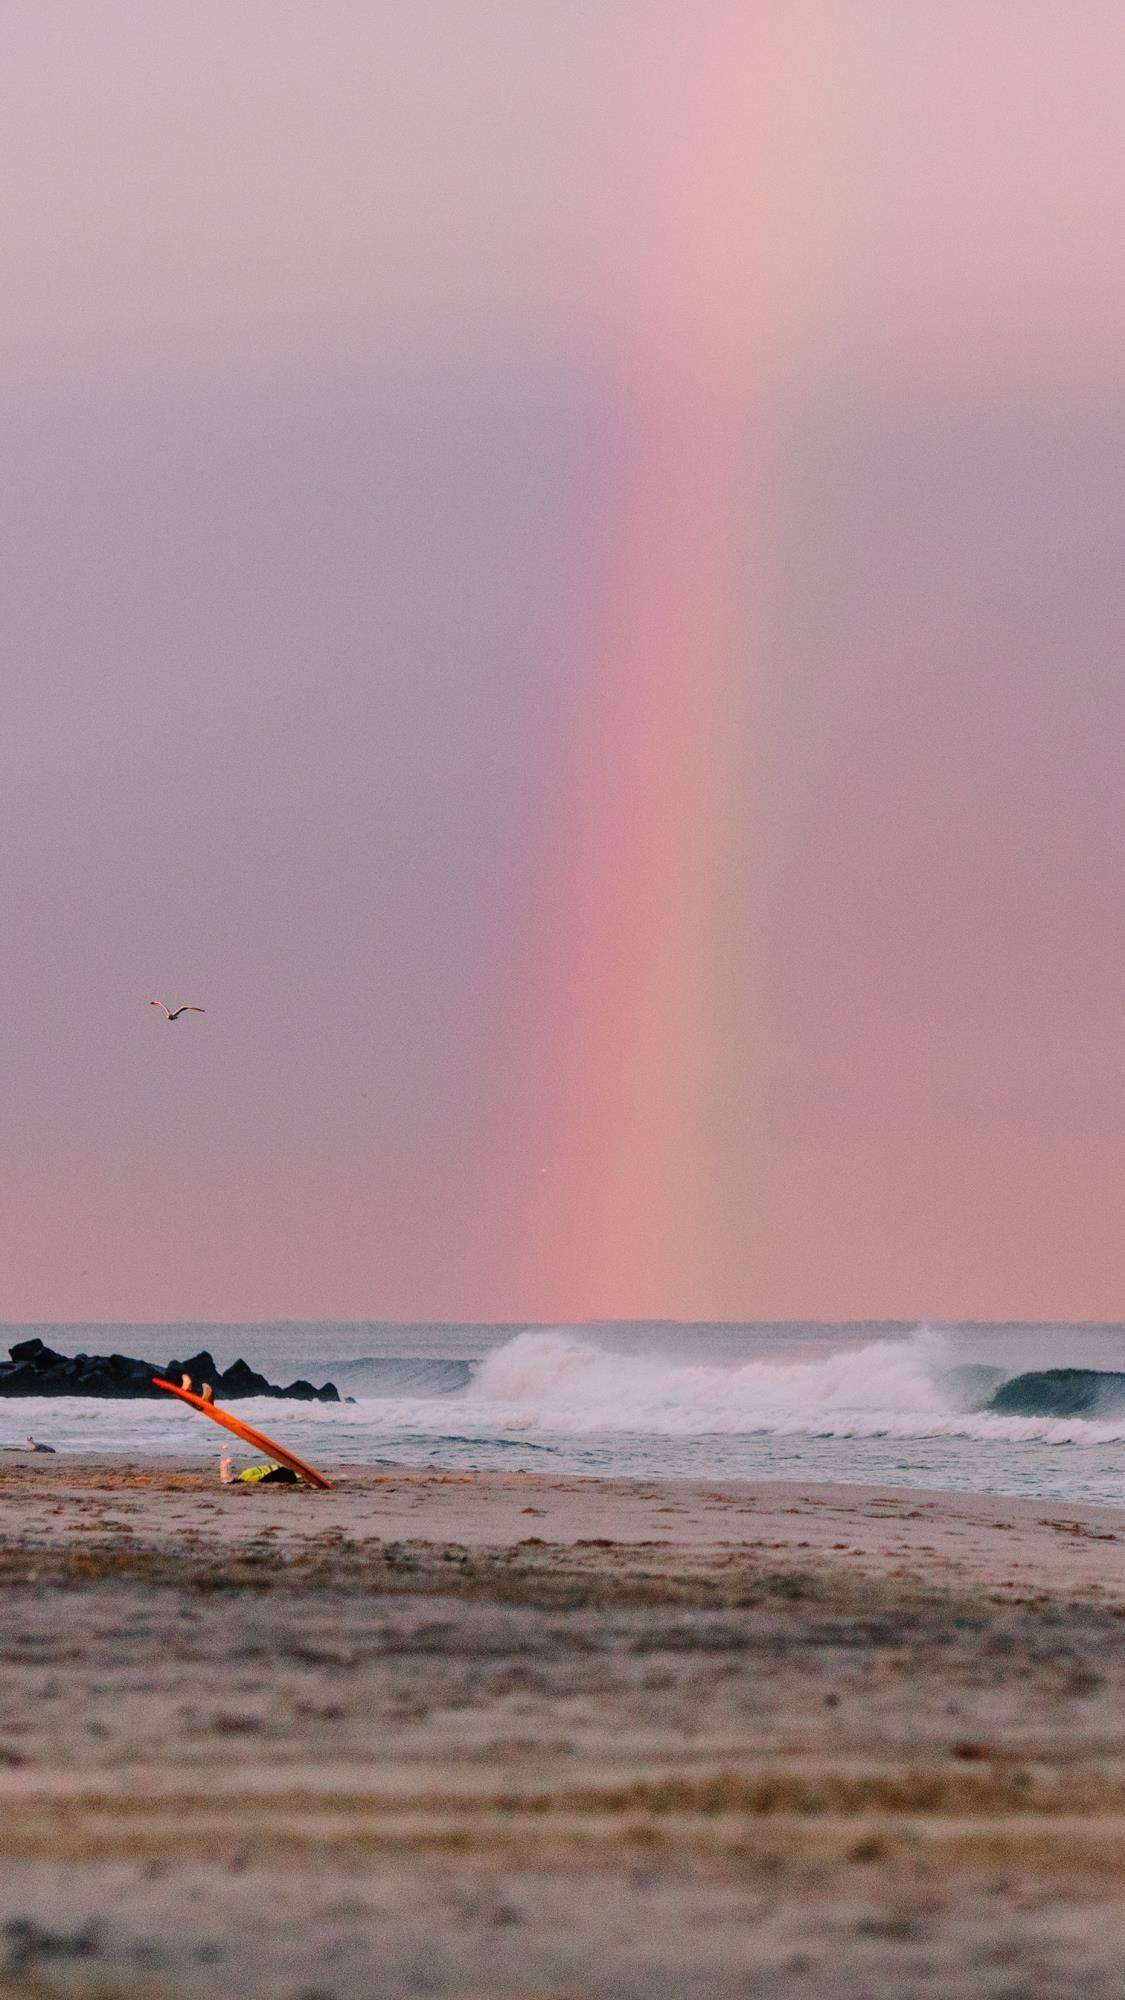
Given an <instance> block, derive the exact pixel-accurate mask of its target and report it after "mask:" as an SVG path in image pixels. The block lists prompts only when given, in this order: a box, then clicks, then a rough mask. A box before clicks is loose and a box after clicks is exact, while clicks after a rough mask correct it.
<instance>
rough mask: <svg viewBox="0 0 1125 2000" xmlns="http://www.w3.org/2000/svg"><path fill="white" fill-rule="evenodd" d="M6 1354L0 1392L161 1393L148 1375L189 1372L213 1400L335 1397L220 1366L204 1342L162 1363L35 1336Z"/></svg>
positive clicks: (329, 1388)
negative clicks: (70, 1347)
mask: <svg viewBox="0 0 1125 2000" xmlns="http://www.w3.org/2000/svg"><path fill="white" fill-rule="evenodd" d="M9 1353H10V1355H11V1359H10V1360H9V1361H0V1396H116V1397H125V1398H129V1397H134V1398H135V1397H141V1396H143V1397H147V1398H150V1399H151V1398H154V1397H159V1396H161V1395H162V1394H163V1393H164V1392H163V1391H162V1390H160V1389H158V1388H157V1387H156V1385H155V1383H154V1382H153V1379H152V1378H153V1376H154V1375H162V1376H163V1377H164V1379H165V1380H167V1381H170V1382H175V1383H178V1382H179V1381H180V1378H181V1376H183V1375H190V1376H191V1378H192V1381H193V1382H194V1383H195V1385H196V1387H197V1388H200V1387H202V1385H203V1383H204V1382H210V1383H211V1385H212V1387H213V1389H214V1391H215V1397H216V1400H217V1401H219V1402H222V1401H224V1400H225V1399H226V1398H228V1397H239V1396H273V1397H278V1398H280V1397H292V1398H293V1399H295V1400H296V1401H298V1402H304V1403H309V1402H321V1403H338V1402H339V1400H340V1395H339V1391H338V1389H337V1388H336V1386H335V1384H334V1383H332V1382H326V1383H325V1384H324V1386H323V1388H321V1389H317V1388H315V1387H314V1386H313V1384H312V1383H311V1382H306V1381H304V1380H301V1381H297V1382H294V1383H292V1384H291V1385H290V1387H289V1388H288V1389H283V1388H280V1387H279V1386H278V1385H277V1384H276V1383H273V1382H270V1381H269V1380H268V1378H267V1377H266V1376H265V1375H260V1374H259V1373H258V1371H257V1370H256V1369H254V1368H251V1367H250V1365H249V1363H248V1362H246V1361H241V1360H240V1361H235V1362H232V1363H231V1366H230V1367H229V1368H227V1369H225V1370H220V1369H219V1368H218V1366H217V1364H216V1361H215V1357H214V1355H213V1354H209V1353H208V1352H207V1350H206V1348H204V1349H203V1350H202V1351H201V1352H200V1353H199V1354H192V1355H190V1356H189V1357H188V1359H187V1360H186V1361H182V1362H181V1361H170V1362H169V1363H168V1365H167V1367H166V1368H160V1367H158V1366H157V1365H156V1364H155V1363H154V1362H151V1361H142V1360H140V1359H138V1357H137V1356H136V1355H132V1354H56V1353H54V1351H53V1350H52V1349H51V1348H49V1347H47V1346H45V1345H44V1343H43V1341H42V1340H40V1339H39V1338H38V1337H36V1338H34V1339H31V1340H21V1341H19V1342H17V1344H16V1346H15V1347H13V1348H11V1349H9Z"/></svg>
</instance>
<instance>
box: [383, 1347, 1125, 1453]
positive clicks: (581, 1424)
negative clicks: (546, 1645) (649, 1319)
mask: <svg viewBox="0 0 1125 2000" xmlns="http://www.w3.org/2000/svg"><path fill="white" fill-rule="evenodd" d="M953 1385H954V1377H953V1375H952V1357H951V1355H950V1352H949V1348H948V1345H947V1342H946V1340H945V1339H944V1337H943V1336H942V1335H941V1334H938V1333H935V1332H933V1331H931V1330H930V1329H928V1328H925V1327H922V1328H919V1330H918V1331H917V1332H916V1333H915V1334H913V1335H912V1336H911V1337H910V1338H908V1339H906V1340H876V1341H871V1342H868V1343H867V1344H865V1345H863V1346H859V1347H854V1348H843V1349H840V1350H838V1351H837V1352H835V1353H831V1354H826V1355H818V1356H816V1357H812V1358H809V1359H807V1360H804V1359H802V1360H794V1361H780V1360H764V1359H763V1360H754V1361H744V1362H742V1363H741V1364H739V1365H737V1366H730V1367H723V1366H716V1365H714V1364H710V1365H701V1364H698V1363H694V1364H687V1363H681V1362H676V1361H674V1360H668V1359H666V1358H657V1357H655V1356H646V1355H643V1354H637V1355H632V1354H625V1353H621V1352H617V1351H612V1350H609V1349H607V1348H604V1347H600V1346H598V1345H597V1343H596V1342H594V1341H592V1340H591V1339H589V1338H588V1337H584V1336H582V1335H579V1334H575V1333H570V1332H567V1331H565V1330H559V1331H557V1332H534V1333H521V1334H519V1335H517V1336H516V1338H515V1339H513V1340H511V1341H508V1342H507V1343H506V1344H505V1345H504V1346H503V1347H499V1348H496V1349H494V1351H493V1352H492V1353H491V1354H489V1355H488V1356H487V1357H486V1358H485V1360H484V1361H483V1362H482V1363H481V1366H480V1368H479V1370H478V1371H477V1374H476V1377H475V1379H474V1381H473V1383H472V1385H471V1387H470V1388H469V1389H468V1390H467V1391H466V1392H465V1394H464V1397H463V1398H462V1399H461V1403H462V1408H463V1409H464V1410H465V1411H466V1412H467V1411H468V1409H469V1408H473V1409H474V1410H475V1411H479V1414H480V1415H481V1416H484V1415H485V1414H487V1417H488V1419H489V1421H490V1422H491V1423H492V1424H496V1425H499V1426H500V1427H502V1428H503V1429H505V1430H507V1431H511V1430H513V1429H515V1430H543V1431H552V1432H556V1433H560V1434H563V1435H568V1436H574V1435H598V1434H604V1433H617V1434H631V1435H634V1436H636V1435H646V1436H651V1437H702V1436H714V1435H720V1434H721V1435H728V1436H730V1435H745V1436H753V1435H763V1434H772V1435H775V1436H797V1435H806V1436H811V1437H826V1438H827V1437H836V1438H847V1437H854V1438H863V1437H895V1438H904V1439H905V1438H940V1437H963V1438H970V1439H978V1440H980V1441H981V1442H987V1441H989V1440H994V1441H997V1442H1001V1441H1005V1442H1008V1443H1032V1442H1042V1443H1048V1444H1079V1443H1081V1444H1110V1443H1115V1442H1119V1441H1125V1412H1122V1413H1121V1414H1120V1415H1118V1416H1115V1417H1113V1418H1110V1419H1106V1420H1103V1421H1097V1420H1092V1419H1089V1418H1082V1417H1050V1416H1042V1417H1039V1416H1035V1417H1019V1416H1004V1415H1000V1414H995V1413H992V1412H990V1411H986V1410H980V1411H966V1410H965V1409H964V1408H963V1407H958V1396H957V1393H956V1391H955V1388H954V1386H953ZM398 1414H399V1416H400V1417H401V1416H402V1415H403V1414H404V1412H403V1411H402V1409H401V1406H399V1410H398Z"/></svg>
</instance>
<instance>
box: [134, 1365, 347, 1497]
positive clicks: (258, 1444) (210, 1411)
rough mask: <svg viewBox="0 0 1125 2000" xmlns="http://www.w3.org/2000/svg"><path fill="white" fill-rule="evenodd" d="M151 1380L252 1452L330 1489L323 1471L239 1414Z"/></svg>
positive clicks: (191, 1392) (171, 1384) (309, 1482)
mask: <svg viewBox="0 0 1125 2000" xmlns="http://www.w3.org/2000/svg"><path fill="white" fill-rule="evenodd" d="M152 1379H153V1381H154V1382H155V1384H156V1386H157V1388H158V1389H167V1391H168V1394H169V1395H170V1396H178V1397H179V1399H180V1401H181V1403H190V1404H191V1407H192V1409H193V1410H201V1411H202V1413H203V1415H204V1416H205V1417H213V1418H214V1421H215V1422H216V1423H217V1424H222V1426H223V1429H224V1430H227V1431H233V1432H234V1435H235V1437H238V1438H241V1439H242V1440H243V1443H244V1444H252V1445H253V1447H254V1450H255V1451H260V1452H263V1453H264V1454H265V1456H266V1457H267V1458H275V1459H276V1460H277V1462H278V1464H279V1465H287V1466H288V1467H289V1470H290V1471H291V1472H295V1473H296V1474H297V1477H298V1478H299V1479H303V1480H304V1481H305V1483H306V1484H307V1485H309V1486H319V1487H321V1488H322V1490H323V1491H324V1492H326V1493H327V1492H329V1491H330V1490H331V1487H332V1481H331V1480H330V1479H326V1478H325V1477H324V1474H323V1472H314V1471H313V1469H312V1466H311V1465H306V1464H305V1462H304V1460H303V1459H300V1458H295V1457H294V1456H293V1453H292V1452H291V1451H286V1449H285V1447H284V1445H280V1444H275V1443H274V1441H273V1439H272V1438H271V1437H267V1436H266V1434H265V1432H264V1431H256V1430H254V1429H253V1428H252V1426H251V1425H250V1424H244V1423H243V1422H242V1420H241V1418H240V1417H232V1416H231V1415H230V1413H229V1411H227V1410H220V1409H219V1408H218V1407H217V1405H216V1404H214V1403H208V1402H205V1401H204V1399H203V1397H202V1396H197V1395H196V1393H195V1391H194V1389H180V1388H178V1387H177V1385H176V1383H175V1382H166V1381H165V1380H164V1377H163V1376H162V1375H154V1376H153V1378H152Z"/></svg>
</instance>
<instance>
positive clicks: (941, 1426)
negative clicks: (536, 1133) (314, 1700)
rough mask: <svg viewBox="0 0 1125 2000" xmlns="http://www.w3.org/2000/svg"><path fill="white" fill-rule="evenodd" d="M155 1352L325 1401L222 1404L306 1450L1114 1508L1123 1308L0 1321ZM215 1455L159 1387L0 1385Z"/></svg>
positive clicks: (16, 1428) (37, 1424)
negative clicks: (854, 1318)
mask: <svg viewBox="0 0 1125 2000" xmlns="http://www.w3.org/2000/svg"><path fill="white" fill-rule="evenodd" d="M33 1333H37V1334H39V1335H40V1336H41V1337H42V1338H43V1339H44V1340H45V1341H46V1342H47V1344H48V1346H50V1347H53V1348H56V1349H57V1350H58V1351H60V1352H62V1353H66V1354H77V1353H81V1352H86V1353H96V1354H108V1353H112V1352H117V1353H121V1354H132V1355H140V1356H143V1357H145V1358H147V1359H150V1360H153V1361H155V1362H157V1363H160V1364H161V1365H163V1364H164V1363H166V1362H168V1361H169V1360H170V1359H173V1358H178V1359H182V1358H184V1357H185V1356H190V1355H192V1354H194V1353H197V1352H198V1351H199V1350H200V1349H201V1348H208V1349H209V1350H210V1351H211V1353H212V1354H213V1355H214V1357H215V1359H216V1361H217V1362H218V1364H219V1366H220V1367H225V1366H227V1365H229V1363H230V1362H232V1361H233V1360H235V1359H236V1358H237V1357H238V1356H240V1355H241V1356H242V1357H243V1358H244V1359H245V1360H247V1361H249V1362H250V1363H251V1365H252V1366H254V1367H255V1368H259V1369H261V1370H262V1371H263V1372H264V1373H266V1374H268V1375H269V1377H270V1379H271V1381H275V1382H287V1381H290V1380H292V1379H294V1378H295V1377H297V1376H305V1377H307V1378H309V1379H311V1380H312V1381H314V1382H316V1383H317V1384H318V1385H319V1384H320V1383H321V1382H324V1381H333V1382H335V1383H336V1386H337V1388H338V1389H339V1391H340V1394H341V1396H344V1397H346V1398H349V1399H353V1398H354V1400H349V1401H346V1402H345V1403H343V1404H341V1405H334V1404H301V1403H295V1402H294V1403H285V1402H282V1403H279V1402H275V1401H264V1400H263V1401H256V1400H250V1401H246V1402H239V1403H238V1404H237V1405H236V1408H237V1412H238V1414H239V1415H241V1416H244V1417H245V1418H246V1420H247V1421H248V1422H250V1423H258V1424H260V1425H263V1426H264V1427H265V1428H266V1429H267V1430H269V1431H271V1432H272V1433H273V1434H274V1435H275V1436H277V1437H278V1438H279V1440H283V1441H284V1442H286V1443H287V1444H289V1445H290V1446H291V1447H292V1449H293V1450H295V1451H297V1452H299V1453H301V1454H302V1455H303V1456H305V1457H307V1458H309V1460H310V1461H311V1462H312V1463H314V1464H315V1463H317V1461H318V1460H320V1461H323V1462H324V1463H326V1464H344V1463H359V1462H362V1463H365V1464H372V1463H383V1464H388V1465H390V1464H401V1465H422V1464H434V1465H444V1466H457V1467H479V1468H482V1469H485V1468H497V1469H504V1468H507V1469H515V1468H519V1467H523V1468H525V1469H527V1470H542V1471H554V1472H560V1473H567V1474H579V1475H588V1476H603V1477H626V1478H644V1479H694V1480H727V1479H750V1480H754V1479H780V1480H800V1481H809V1480H843V1481H845V1482H860V1483H867V1482H871V1483H875V1484H879V1485H886V1486H909V1487H918V1488H928V1489H938V1490H940V1489H955V1490H957V1491H960V1492H994V1493H1011V1494H1028V1495H1033V1496H1039V1497H1040V1498H1042V1499H1052V1500H1060V1499H1061V1500H1074V1501H1082V1500H1088V1501H1107V1502H1110V1503H1118V1504H1123V1505H1125V1325H1097V1326H1094V1325H1069V1326H1064V1325H1053V1326H1045V1325H1015V1324H1013V1325H996V1324H973V1325H962V1326H957V1327H951V1326H914V1327H911V1326H907V1325H904V1324H888V1323H858V1322H852V1323H842V1324H839V1325H831V1326H830V1325H824V1324H819V1323H818V1324H808V1323H779V1324H748V1325H702V1324H685V1323H679V1322H677V1323H669V1322H644V1323H641V1322H628V1323H624V1322H612V1323H597V1324H593V1325H587V1326H555V1327H541V1326H536V1327H527V1326H519V1325H504V1326H497V1325H493V1326H475V1325H463V1324H456V1325H436V1324H427V1325H394V1324H389V1323H387V1322H382V1321H377V1322H376V1321H372V1322H351V1323H333V1322H327V1321H326V1322H298V1321H291V1322H278V1323H274V1324H256V1325H242V1326H239V1325H198V1324H188V1323H182V1324H169V1323H164V1324H161V1325H148V1326H140V1325H131V1326H112V1325H67V1326H50V1325H36V1326H30V1325H15V1324H9V1325H7V1326H6V1327H5V1326H0V1347H3V1348H6V1347H7V1346H10V1345H11V1344H12V1343H14V1342H16V1341H18V1340H22V1339H26V1338H27V1337H28V1336H29V1335H30V1334H33ZM29 1432H30V1433H31V1434H33V1435H34V1436H35V1437H36V1438H38V1439H40V1440H41V1441H42V1442H44V1443H48V1444H52V1445H54V1446H55V1448H56V1449H57V1450H59V1451H98V1452H111V1453H114V1454H121V1455H122V1456H123V1457H142V1456H144V1455H145V1454H146V1453H153V1452H175V1453H178V1454H182V1455H192V1456H207V1455H209V1454H210V1455H213V1456H215V1457H217V1456H218V1454H219V1451H220V1450H221V1449H222V1448H224V1440H223V1439H222V1437H221V1435H220V1433H219V1432H218V1431H217V1430H216V1429H215V1428H214V1427H213V1426H212V1425H209V1424H207V1423H205V1422H204V1421H203V1420H202V1419H200V1418H198V1417H196V1416H195V1415H194V1414H193V1413H191V1412H190V1411H188V1410H186V1409H184V1408H183V1407H182V1406H180V1405H177V1404H175V1403H173V1402H172V1401H171V1399H169V1400H168V1402H167V1404H165V1403H163V1402H161V1403H156V1402H154V1403H146V1402H113V1401H103V1400H95V1399H92V1398H79V1397H75V1398H69V1397H68V1398H34V1397H19V1398H10V1399H7V1398H5V1399H0V1445H14V1444H19V1443H21V1442H22V1441H23V1439H24V1438H25V1437H26V1436H27V1434H28V1433H29Z"/></svg>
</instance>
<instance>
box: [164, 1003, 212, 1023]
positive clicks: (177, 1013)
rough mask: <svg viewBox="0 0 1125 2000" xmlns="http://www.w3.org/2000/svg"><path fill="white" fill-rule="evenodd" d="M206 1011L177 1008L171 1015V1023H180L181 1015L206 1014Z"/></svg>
mask: <svg viewBox="0 0 1125 2000" xmlns="http://www.w3.org/2000/svg"><path fill="white" fill-rule="evenodd" d="M206 1011H207V1010H206V1008H205V1007H188V1006H183V1007H175V1008H173V1010H172V1012H171V1013H170V1014H169V1016H168V1019H169V1020H170V1021H178V1020H179V1018H180V1015H181V1014H204V1013H206Z"/></svg>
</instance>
